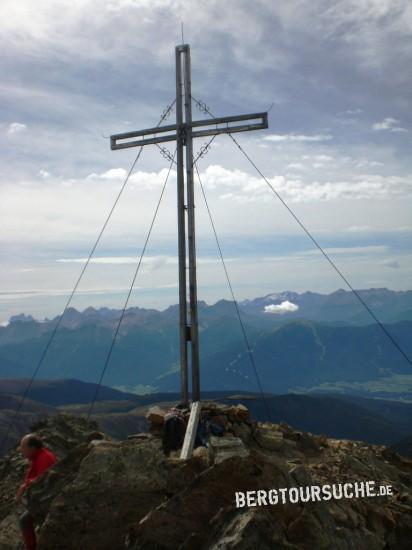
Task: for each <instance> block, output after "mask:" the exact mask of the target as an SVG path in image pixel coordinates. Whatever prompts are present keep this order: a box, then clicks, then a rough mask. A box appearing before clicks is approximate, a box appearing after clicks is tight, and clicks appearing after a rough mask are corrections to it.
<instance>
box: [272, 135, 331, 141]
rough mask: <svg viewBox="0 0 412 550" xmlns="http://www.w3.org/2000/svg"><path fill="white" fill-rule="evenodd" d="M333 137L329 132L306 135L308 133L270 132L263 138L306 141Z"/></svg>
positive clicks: (326, 139) (324, 139)
mask: <svg viewBox="0 0 412 550" xmlns="http://www.w3.org/2000/svg"><path fill="white" fill-rule="evenodd" d="M332 138H333V136H331V135H329V134H313V135H306V134H270V135H268V136H265V137H264V138H263V139H264V140H266V141H275V142H279V141H297V142H304V141H308V142H310V141H329V140H331V139H332Z"/></svg>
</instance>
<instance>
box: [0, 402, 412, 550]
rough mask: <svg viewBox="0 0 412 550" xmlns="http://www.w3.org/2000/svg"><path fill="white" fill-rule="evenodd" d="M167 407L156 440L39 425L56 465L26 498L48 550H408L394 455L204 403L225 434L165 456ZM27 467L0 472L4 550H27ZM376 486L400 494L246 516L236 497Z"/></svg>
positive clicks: (85, 427)
mask: <svg viewBox="0 0 412 550" xmlns="http://www.w3.org/2000/svg"><path fill="white" fill-rule="evenodd" d="M164 412H165V411H163V410H162V409H161V408H156V409H154V410H152V411H149V413H148V418H149V420H150V421H151V422H152V426H151V428H152V429H151V430H150V432H149V433H146V434H133V436H132V437H130V438H129V439H128V440H123V441H119V440H112V439H110V438H109V437H108V436H106V435H105V434H104V433H102V432H101V431H99V428H98V426H97V424H95V423H94V422H87V421H86V420H85V419H83V418H81V417H79V416H70V415H63V414H62V415H57V416H54V417H52V418H50V419H48V420H47V421H45V422H43V423H42V424H40V425H38V426H36V431H37V432H38V433H39V434H41V435H42V436H43V438H44V440H45V442H46V444H47V445H48V446H49V447H50V448H51V449H52V450H53V451H54V452H55V453H56V454H57V456H58V459H59V460H58V463H57V464H56V465H55V466H54V467H53V468H52V469H50V470H49V471H48V472H46V474H44V475H43V476H42V477H41V478H40V479H39V480H38V481H36V482H35V483H33V484H32V486H31V487H30V489H29V490H28V491H27V503H26V507H27V509H28V510H29V511H30V512H31V513H32V515H33V516H34V517H35V518H36V522H37V525H38V528H37V529H38V541H39V550H57V549H59V550H65V549H67V550H69V549H70V550H72V549H73V550H74V549H75V550H78V549H80V548H81V549H85V550H100V549H101V550H117V549H126V548H127V549H133V550H138V549H148V550H149V549H153V550H155V549H157V550H162V549H164V550H167V549H170V550H178V549H181V550H186V549H187V550H191V549H193V550H195V549H196V550H198V549H199V550H202V549H205V550H206V549H210V550H223V549H235V548H236V549H239V550H240V549H241V550H249V549H251V548H256V549H259V550H261V549H263V550H266V549H267V550H269V549H270V550H274V549H282V550H293V549H305V550H306V549H308V550H309V549H310V550H313V549H320V550H321V549H331V550H339V549H342V550H346V549H356V550H375V549H376V550H381V549H382V550H383V549H386V550H392V549H393V550H403V549H404V550H407V549H410V548H411V540H412V461H411V460H409V459H407V458H403V457H401V456H400V455H398V454H396V453H394V452H393V451H390V450H389V449H388V448H386V447H384V446H376V445H367V444H365V443H363V442H355V441H348V440H334V439H328V438H326V437H325V436H320V435H313V434H310V433H305V432H301V431H297V430H295V429H293V428H292V427H290V426H288V425H287V424H271V423H258V422H254V421H253V420H251V419H250V417H249V411H248V410H247V408H246V407H244V406H242V405H238V406H236V405H232V406H229V405H222V404H219V403H216V402H206V403H203V404H202V415H203V418H206V419H207V420H208V421H209V422H212V423H213V424H215V425H219V426H220V427H221V428H223V430H222V431H223V435H222V436H219V435H212V436H210V438H209V441H208V446H207V447H197V448H195V450H194V453H193V456H192V458H190V459H188V460H185V461H183V460H180V458H179V452H178V451H175V452H172V453H171V454H170V455H169V456H167V457H166V456H165V455H164V453H163V451H162V441H161V425H162V423H163V417H164ZM25 468H26V463H25V461H24V459H23V458H21V456H20V454H19V451H18V449H17V448H14V449H12V450H10V451H9V452H8V454H7V455H6V456H5V457H4V459H2V460H1V462H0V550H12V549H13V550H15V549H17V548H20V546H19V544H20V537H19V532H18V526H17V519H18V516H19V514H20V513H21V512H22V510H23V508H22V507H21V506H19V505H16V504H15V503H14V495H15V493H16V491H17V488H18V486H19V484H20V483H21V481H22V478H23V475H24V471H25ZM370 480H373V481H375V482H376V484H377V486H378V485H388V486H391V487H392V492H393V494H392V495H386V496H376V497H364V498H341V499H334V498H332V499H331V500H328V501H325V500H322V501H318V500H316V499H315V500H314V501H308V502H294V503H292V502H289V501H287V502H285V503H282V502H278V503H277V504H270V503H268V502H267V501H266V503H263V505H262V503H261V505H259V506H257V505H256V500H250V501H249V506H247V505H245V506H241V507H237V506H236V498H235V495H236V494H239V493H241V492H243V493H244V494H247V492H248V491H249V492H250V493H249V494H252V492H253V494H257V492H258V491H262V492H265V491H269V490H271V489H280V488H289V489H290V488H300V487H312V486H322V485H325V484H327V485H332V484H339V483H346V482H350V483H356V482H359V483H360V482H367V481H370Z"/></svg>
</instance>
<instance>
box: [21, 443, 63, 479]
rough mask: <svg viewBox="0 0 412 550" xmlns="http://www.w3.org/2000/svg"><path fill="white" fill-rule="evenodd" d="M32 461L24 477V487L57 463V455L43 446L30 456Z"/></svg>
mask: <svg viewBox="0 0 412 550" xmlns="http://www.w3.org/2000/svg"><path fill="white" fill-rule="evenodd" d="M30 462H31V464H30V466H29V468H28V470H27V473H26V477H25V479H24V487H25V488H26V489H27V487H28V486H29V485H30V483H31V482H32V481H34V480H35V479H37V478H38V477H39V476H40V475H41V474H42V473H43V472H45V471H46V470H47V469H48V468H50V467H51V466H53V464H55V463H56V457H55V456H54V454H53V453H52V452H51V451H49V449H46V448H44V447H43V448H42V449H38V450H37V451H36V452H35V454H34V455H33V456H32V457H31V458H30Z"/></svg>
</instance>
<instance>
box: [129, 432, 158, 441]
mask: <svg viewBox="0 0 412 550" xmlns="http://www.w3.org/2000/svg"><path fill="white" fill-rule="evenodd" d="M152 438H153V435H152V434H150V433H145V432H143V433H140V434H131V435H128V436H127V439H129V440H130V439H133V440H137V441H143V440H145V439H152Z"/></svg>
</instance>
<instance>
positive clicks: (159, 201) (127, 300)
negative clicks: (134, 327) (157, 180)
mask: <svg viewBox="0 0 412 550" xmlns="http://www.w3.org/2000/svg"><path fill="white" fill-rule="evenodd" d="M175 156H176V150H175V153H174V155H173V158H172V161H171V162H170V166H169V170H168V172H167V175H166V179H165V182H164V184H163V188H162V192H161V193H160V197H159V200H158V202H157V206H156V209H155V212H154V214H153V218H152V221H151V224H150V227H149V231H148V233H147V236H146V240H145V243H144V246H143V249H142V253H141V254H140V258H139V262H138V264H137V266H136V269H135V272H134V274H133V278H132V283H131V285H130V288H129V292H128V294H127V297H126V300H125V303H124V306H123V309H122V313H121V315H120V317H119V321H118V323H117V326H116V330H115V333H114V335H113V338H112V341H111V344H110V348H109V351H108V353H107V355H106V359H105V362H104V365H103V369H102V371H101V374H100V378H99V381H98V383H97V386H96V389H95V392H94V396H93V399H92V401H91V403H90V407H89V411H88V413H87V420H89V419H90V416H91V414H92V412H93V408H94V405H95V403H96V400H97V397H98V395H99V391H100V387H101V385H102V382H103V378H104V375H105V374H106V370H107V367H108V365H109V362H110V358H111V356H112V353H113V348H114V345H115V343H116V340H117V336H118V334H119V330H120V326H121V324H122V321H123V318H124V316H125V313H126V309H127V306H128V305H129V301H130V297H131V295H132V292H133V287H134V284H135V282H136V278H137V275H138V273H139V270H140V266H141V264H142V260H143V257H144V255H145V252H146V248H147V244H148V242H149V239H150V235H151V233H152V229H153V226H154V223H155V221H156V217H157V213H158V211H159V207H160V203H161V202H162V198H163V195H164V192H165V189H166V185H167V182H168V179H169V176H170V172H171V170H172V166H173V163H174V158H175Z"/></svg>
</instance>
